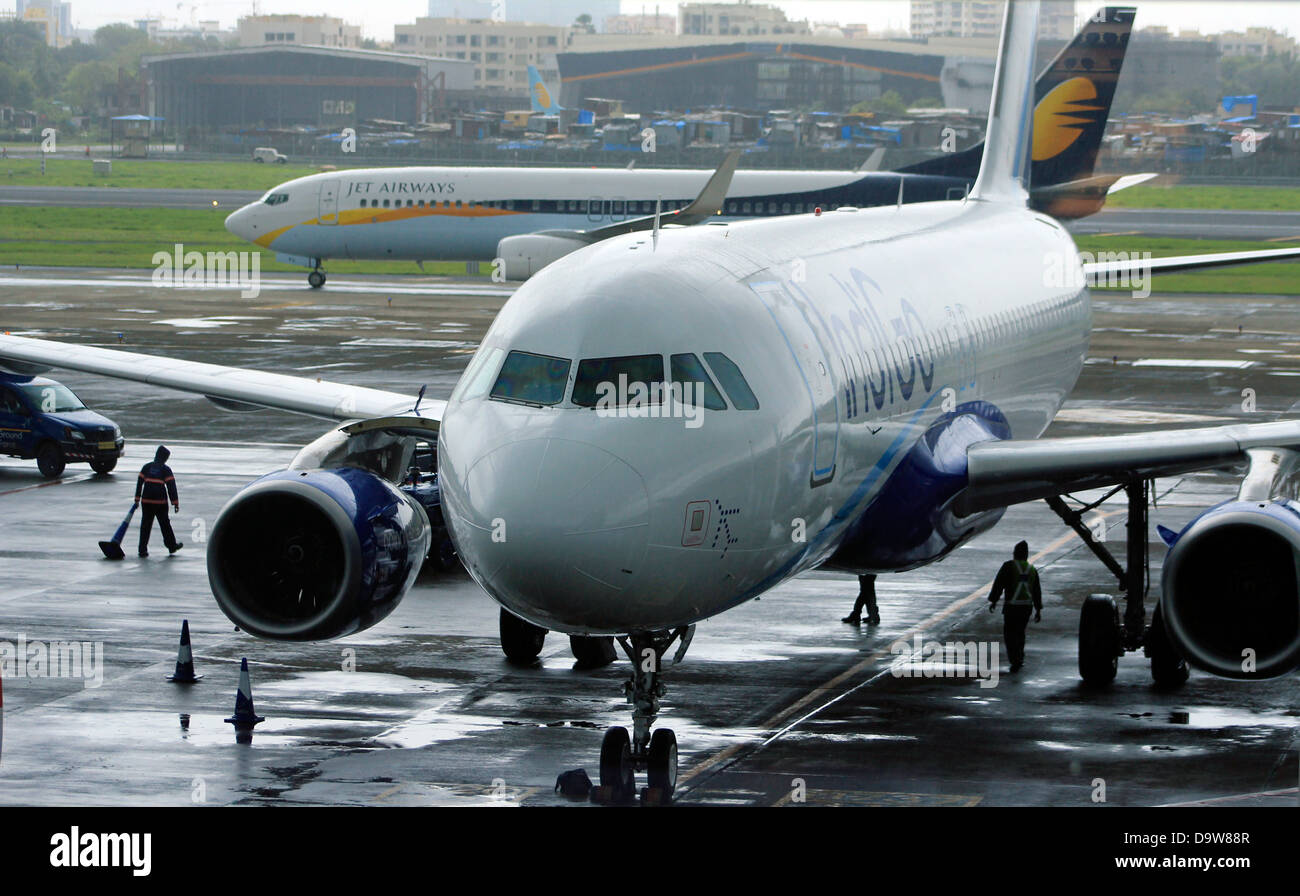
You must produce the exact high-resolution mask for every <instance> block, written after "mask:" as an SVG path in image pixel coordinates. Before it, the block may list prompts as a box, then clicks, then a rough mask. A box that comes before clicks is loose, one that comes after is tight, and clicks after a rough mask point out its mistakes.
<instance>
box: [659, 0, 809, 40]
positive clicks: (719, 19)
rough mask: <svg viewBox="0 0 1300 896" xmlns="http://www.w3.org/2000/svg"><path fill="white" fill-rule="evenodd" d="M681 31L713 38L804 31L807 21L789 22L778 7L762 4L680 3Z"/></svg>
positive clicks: (805, 30) (807, 29)
mask: <svg viewBox="0 0 1300 896" xmlns="http://www.w3.org/2000/svg"><path fill="white" fill-rule="evenodd" d="M679 10H680V11H679V15H680V17H681V27H682V34H708V35H713V36H716V37H726V36H728V35H732V36H745V37H752V36H755V35H762V34H807V33H808V32H809V31H811V30H812V29H810V28H809V27H808V23H807V22H792V21H790V20H789V19H788V18H786V15H785V11H784V10H782V9H781V8H780V7H779V6H768V5H767V4H765V3H683V4H682V5H681V6H680V7H679Z"/></svg>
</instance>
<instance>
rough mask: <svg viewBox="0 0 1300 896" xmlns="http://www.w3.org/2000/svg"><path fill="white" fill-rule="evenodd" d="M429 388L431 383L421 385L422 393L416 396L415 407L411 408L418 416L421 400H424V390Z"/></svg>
mask: <svg viewBox="0 0 1300 896" xmlns="http://www.w3.org/2000/svg"><path fill="white" fill-rule="evenodd" d="M427 388H429V384H428V383H425V384H424V385H423V386H421V387H420V394H419V395H417V396H415V407H413V408H411V413H412V414H415V415H416V416H417V417H418V416H420V402H422V401H424V390H425V389H427Z"/></svg>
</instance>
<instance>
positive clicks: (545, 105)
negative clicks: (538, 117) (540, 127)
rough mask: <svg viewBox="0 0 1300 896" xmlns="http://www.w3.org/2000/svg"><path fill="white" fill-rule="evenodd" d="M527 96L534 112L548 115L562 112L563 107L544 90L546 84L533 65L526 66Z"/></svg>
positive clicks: (548, 91) (549, 92)
mask: <svg viewBox="0 0 1300 896" xmlns="http://www.w3.org/2000/svg"><path fill="white" fill-rule="evenodd" d="M528 95H529V96H530V97H531V98H532V101H533V111H534V112H540V113H542V114H544V115H549V114H551V113H553V112H563V111H564V107H563V106H561V105H560V104H559V103H558V102H556V100H555V98H554V97H553V96H551V91H550V90H548V89H547V88H546V82H545V81H543V80H542V75H541V72H539V71H538V70H537V66H535V65H530V66H528Z"/></svg>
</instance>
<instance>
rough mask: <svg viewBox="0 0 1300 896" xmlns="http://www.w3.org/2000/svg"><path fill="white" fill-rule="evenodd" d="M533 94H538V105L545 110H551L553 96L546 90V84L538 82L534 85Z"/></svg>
mask: <svg viewBox="0 0 1300 896" xmlns="http://www.w3.org/2000/svg"><path fill="white" fill-rule="evenodd" d="M533 93H535V94H537V105H539V106H541V107H542V108H543V109H549V108H551V94H550V91H548V90H547V89H546V85H545V84H543V83H542V82H541V81H538V82H537V83H536V84H534V85H533Z"/></svg>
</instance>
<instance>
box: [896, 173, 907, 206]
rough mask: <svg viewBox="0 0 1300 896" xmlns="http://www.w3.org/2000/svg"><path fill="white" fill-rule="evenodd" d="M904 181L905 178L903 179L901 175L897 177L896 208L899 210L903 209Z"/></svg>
mask: <svg viewBox="0 0 1300 896" xmlns="http://www.w3.org/2000/svg"><path fill="white" fill-rule="evenodd" d="M906 180H907V178H905V177H903V176H902V175H901V174H900V175H899V176H898V207H899V208H902V207H903V184H904V182H905V181H906Z"/></svg>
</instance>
